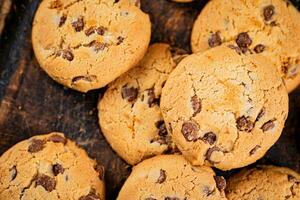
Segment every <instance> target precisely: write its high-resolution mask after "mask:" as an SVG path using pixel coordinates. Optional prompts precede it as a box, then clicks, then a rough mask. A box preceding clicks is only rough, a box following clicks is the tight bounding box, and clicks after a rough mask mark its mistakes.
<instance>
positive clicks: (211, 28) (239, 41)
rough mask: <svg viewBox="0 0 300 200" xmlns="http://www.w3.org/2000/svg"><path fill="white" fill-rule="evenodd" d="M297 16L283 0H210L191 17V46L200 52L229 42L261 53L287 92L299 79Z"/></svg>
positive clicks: (247, 51)
mask: <svg viewBox="0 0 300 200" xmlns="http://www.w3.org/2000/svg"><path fill="white" fill-rule="evenodd" d="M299 18H300V14H299V12H298V11H297V10H296V8H295V7H294V6H293V5H292V4H290V3H289V2H288V1H284V0H247V1H245V0H228V1H224V0H211V1H209V2H208V4H207V5H206V6H205V8H204V9H203V10H202V11H201V13H200V15H199V16H198V18H197V20H196V21H195V24H194V28H193V31H192V38H191V44H192V49H193V52H204V51H206V50H207V49H209V48H213V47H216V46H219V45H221V44H223V43H227V42H230V43H231V45H233V46H234V47H235V48H236V49H237V50H238V51H239V52H240V53H244V54H252V53H253V54H261V55H263V56H265V57H266V58H268V59H270V60H271V61H272V62H273V63H274V64H275V65H276V67H277V69H278V70H279V72H280V74H281V76H282V78H283V79H284V81H285V85H286V87H287V90H288V91H289V92H291V91H292V90H294V89H295V88H296V87H297V86H298V85H299V83H300V46H299V45H298V43H299V40H300V20H299ZM207 19H209V20H207ZM212 21H213V22H214V23H211V22H212Z"/></svg>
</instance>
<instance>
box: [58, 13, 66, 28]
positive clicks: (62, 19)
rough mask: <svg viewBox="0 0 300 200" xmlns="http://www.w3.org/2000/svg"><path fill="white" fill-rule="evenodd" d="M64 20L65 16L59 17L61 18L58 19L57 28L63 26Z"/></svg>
mask: <svg viewBox="0 0 300 200" xmlns="http://www.w3.org/2000/svg"><path fill="white" fill-rule="evenodd" d="M66 20H67V16H66V15H63V16H61V17H60V20H59V25H58V27H62V25H64V24H65V22H66Z"/></svg>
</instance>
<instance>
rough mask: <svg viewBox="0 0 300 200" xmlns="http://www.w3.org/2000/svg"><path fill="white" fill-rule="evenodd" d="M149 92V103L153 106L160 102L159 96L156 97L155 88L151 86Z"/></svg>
mask: <svg viewBox="0 0 300 200" xmlns="http://www.w3.org/2000/svg"><path fill="white" fill-rule="evenodd" d="M147 93H148V105H149V107H150V108H151V107H152V106H154V105H158V104H159V98H155V92H154V88H150V89H148V90H147Z"/></svg>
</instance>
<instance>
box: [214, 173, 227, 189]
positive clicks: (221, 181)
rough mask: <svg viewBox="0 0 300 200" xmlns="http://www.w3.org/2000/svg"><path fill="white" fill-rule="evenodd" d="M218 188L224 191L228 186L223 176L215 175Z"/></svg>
mask: <svg viewBox="0 0 300 200" xmlns="http://www.w3.org/2000/svg"><path fill="white" fill-rule="evenodd" d="M214 179H215V182H216V185H217V188H218V189H219V190H220V191H222V190H224V189H225V188H226V180H225V178H224V177H223V176H214Z"/></svg>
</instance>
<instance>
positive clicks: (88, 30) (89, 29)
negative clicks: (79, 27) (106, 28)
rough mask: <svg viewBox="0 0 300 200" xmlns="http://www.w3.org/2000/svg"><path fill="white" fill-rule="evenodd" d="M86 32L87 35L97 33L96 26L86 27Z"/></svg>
mask: <svg viewBox="0 0 300 200" xmlns="http://www.w3.org/2000/svg"><path fill="white" fill-rule="evenodd" d="M84 33H85V35H86V36H90V35H92V34H93V33H95V27H94V26H91V27H90V28H88V29H86V30H85V31H84Z"/></svg>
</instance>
